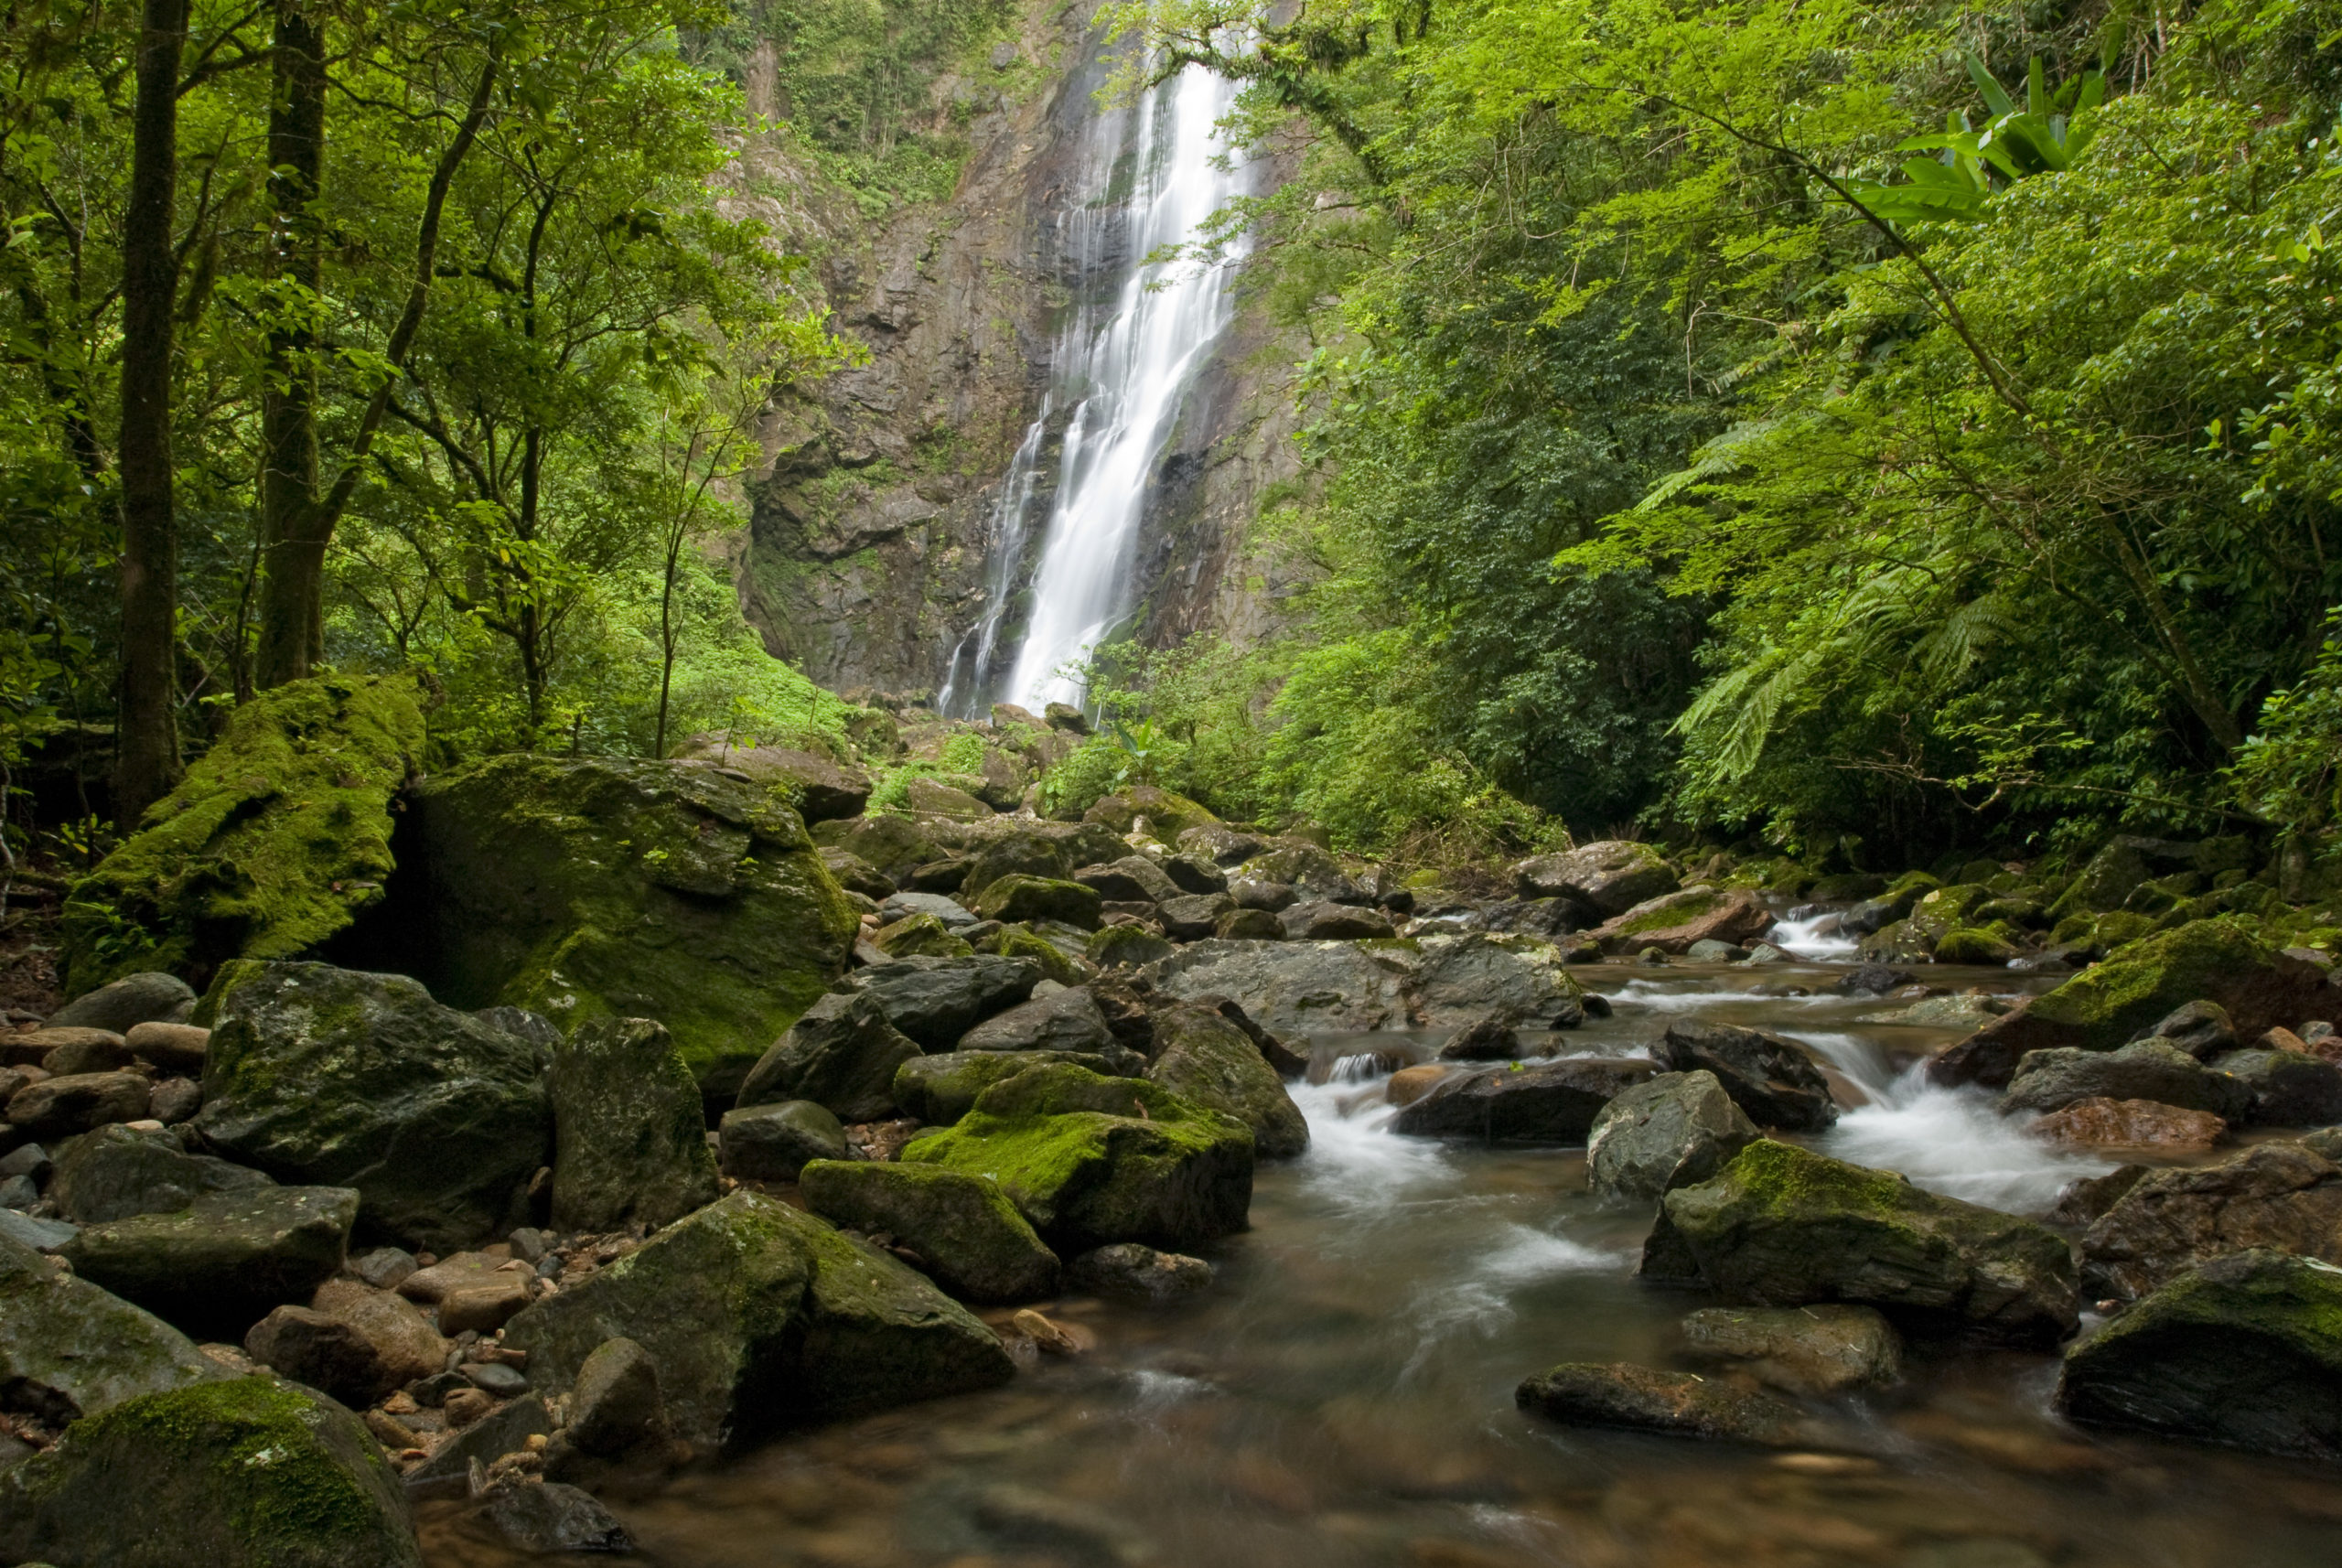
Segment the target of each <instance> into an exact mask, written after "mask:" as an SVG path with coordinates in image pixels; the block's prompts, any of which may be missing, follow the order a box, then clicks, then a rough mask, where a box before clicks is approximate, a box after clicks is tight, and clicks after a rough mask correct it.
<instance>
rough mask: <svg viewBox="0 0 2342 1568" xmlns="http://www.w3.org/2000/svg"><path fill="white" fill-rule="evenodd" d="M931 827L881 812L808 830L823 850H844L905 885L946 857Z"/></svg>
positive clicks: (820, 824)
mask: <svg viewBox="0 0 2342 1568" xmlns="http://www.w3.org/2000/svg"><path fill="white" fill-rule="evenodd" d="M930 825H931V824H929V823H926V822H913V821H912V820H911V819H910V818H908V817H906V816H901V815H899V814H897V813H896V812H893V811H881V812H879V813H877V814H876V815H875V816H864V817H854V818H850V819H844V820H833V821H831V822H815V823H813V824H812V825H811V827H809V828H808V829H807V830H806V831H807V832H808V834H809V836H811V839H812V840H813V842H814V843H817V844H820V845H821V846H822V848H823V849H825V850H826V849H835V850H841V851H843V852H844V853H845V854H851V855H853V856H854V858H855V859H856V860H859V861H861V862H862V863H863V864H865V865H868V866H871V867H873V868H874V869H876V871H877V873H878V874H879V875H881V876H884V877H886V878H887V879H888V880H889V881H892V882H901V881H902V880H903V879H904V878H905V877H906V876H908V875H909V874H910V873H911V871H912V870H914V869H915V868H917V867H919V866H921V865H928V864H929V863H930V862H933V861H938V860H940V859H942V858H943V856H944V846H943V845H942V844H940V843H937V842H936V840H935V839H934V838H933V837H932V836H931V835H930V832H929V828H930ZM954 886H957V884H954Z"/></svg>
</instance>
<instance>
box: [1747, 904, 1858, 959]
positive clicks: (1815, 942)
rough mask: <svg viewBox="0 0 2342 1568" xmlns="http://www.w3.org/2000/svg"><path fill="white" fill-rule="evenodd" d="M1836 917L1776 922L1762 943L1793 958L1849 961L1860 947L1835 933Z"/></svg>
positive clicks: (1841, 934) (1827, 916)
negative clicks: (1768, 943) (1846, 959)
mask: <svg viewBox="0 0 2342 1568" xmlns="http://www.w3.org/2000/svg"><path fill="white" fill-rule="evenodd" d="M1838 919H1839V915H1838V912H1837V911H1836V910H1834V909H1833V910H1832V911H1830V912H1829V913H1828V914H1825V915H1815V916H1813V917H1812V918H1810V919H1803V920H1776V921H1774V922H1773V929H1771V930H1769V931H1767V932H1766V933H1765V936H1764V940H1766V941H1768V942H1770V943H1772V944H1773V945H1774V946H1775V947H1777V948H1778V949H1780V950H1782V951H1783V952H1785V953H1788V954H1789V956H1790V957H1792V958H1813V959H1832V958H1852V957H1853V954H1854V950H1855V948H1857V947H1858V946H1859V945H1860V944H1859V943H1858V942H1856V941H1855V940H1854V939H1853V938H1852V937H1850V936H1847V935H1846V934H1845V933H1844V932H1843V931H1841V930H1840V929H1838Z"/></svg>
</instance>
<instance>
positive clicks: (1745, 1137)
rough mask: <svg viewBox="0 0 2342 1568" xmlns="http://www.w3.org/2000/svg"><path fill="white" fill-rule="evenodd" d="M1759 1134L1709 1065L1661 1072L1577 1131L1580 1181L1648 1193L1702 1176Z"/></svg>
mask: <svg viewBox="0 0 2342 1568" xmlns="http://www.w3.org/2000/svg"><path fill="white" fill-rule="evenodd" d="M1759 1136H1760V1134H1759V1133H1757V1131H1756V1123H1755V1122H1751V1121H1749V1119H1748V1118H1747V1116H1746V1115H1745V1114H1744V1113H1743V1112H1742V1111H1741V1109H1740V1107H1738V1106H1737V1105H1735V1104H1734V1103H1733V1102H1732V1097H1731V1096H1730V1095H1728V1094H1726V1093H1725V1092H1724V1085H1723V1084H1721V1083H1719V1082H1717V1081H1716V1077H1715V1075H1714V1073H1711V1072H1668V1073H1661V1074H1660V1075H1659V1076H1658V1077H1656V1078H1651V1079H1645V1080H1644V1081H1643V1082H1641V1083H1638V1084H1635V1085H1633V1086H1632V1087H1631V1088H1628V1090H1625V1091H1624V1092H1623V1093H1621V1094H1619V1095H1618V1096H1617V1098H1616V1099H1615V1100H1612V1101H1610V1102H1609V1103H1608V1104H1606V1105H1605V1106H1604V1107H1603V1108H1602V1110H1601V1112H1599V1113H1598V1114H1597V1115H1596V1116H1595V1119H1594V1125H1593V1126H1592V1127H1591V1128H1590V1129H1588V1131H1587V1133H1586V1137H1585V1172H1586V1185H1587V1186H1588V1187H1592V1188H1593V1189H1594V1191H1595V1193H1597V1194H1599V1195H1600V1196H1602V1197H1610V1198H1623V1199H1629V1200H1650V1199H1655V1198H1658V1197H1660V1196H1661V1195H1663V1194H1665V1193H1667V1192H1668V1191H1670V1190H1671V1189H1672V1188H1675V1187H1683V1186H1687V1185H1689V1184H1691V1183H1693V1182H1703V1181H1705V1180H1707V1179H1708V1178H1709V1177H1710V1176H1714V1175H1715V1173H1716V1172H1717V1171H1718V1170H1720V1169H1722V1168H1723V1166H1724V1165H1725V1163H1726V1162H1728V1161H1729V1160H1731V1158H1732V1157H1733V1156H1734V1155H1737V1154H1738V1153H1740V1151H1741V1150H1743V1149H1745V1148H1746V1147H1747V1146H1748V1145H1749V1144H1753V1143H1755V1142H1756V1139H1757V1138H1758V1137H1759Z"/></svg>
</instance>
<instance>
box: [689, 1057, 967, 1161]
mask: <svg viewBox="0 0 2342 1568" xmlns="http://www.w3.org/2000/svg"><path fill="white" fill-rule="evenodd" d="M938 1059H940V1058H934V1057H917V1058H911V1059H910V1060H908V1061H906V1062H905V1063H904V1064H903V1065H902V1067H901V1068H900V1069H897V1075H898V1077H899V1074H900V1073H902V1072H905V1071H908V1070H909V1069H911V1068H912V1067H915V1066H917V1065H918V1064H919V1062H922V1061H935V1060H938ZM716 1141H717V1144H718V1146H719V1149H720V1151H721V1152H720V1154H719V1155H718V1162H717V1163H718V1165H719V1167H720V1168H721V1169H722V1171H723V1173H724V1174H725V1176H733V1177H736V1178H737V1179H739V1180H742V1181H795V1180H796V1179H797V1173H798V1172H799V1171H800V1170H802V1169H804V1168H805V1162H806V1161H808V1160H842V1159H844V1158H845V1157H846V1153H847V1145H846V1137H845V1125H844V1123H843V1122H840V1121H839V1120H838V1119H837V1118H836V1117H835V1116H833V1115H832V1114H831V1113H830V1112H829V1110H828V1109H827V1108H826V1107H824V1106H821V1105H817V1104H815V1103H814V1102H813V1101H810V1100H777V1101H772V1102H771V1103H769V1104H766V1105H747V1106H742V1107H740V1108H739V1109H737V1110H734V1111H727V1112H725V1113H724V1120H723V1122H720V1123H719V1124H718V1125H717V1127H716Z"/></svg>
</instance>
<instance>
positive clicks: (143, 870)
mask: <svg viewBox="0 0 2342 1568" xmlns="http://www.w3.org/2000/svg"><path fill="white" fill-rule="evenodd" d="M423 739H424V732H423V713H422V710H421V708H420V707H419V706H418V705H417V704H416V702H415V693H414V682H412V681H411V680H409V679H407V678H405V677H403V676H383V677H381V678H379V679H371V680H370V679H366V678H363V677H349V676H321V677H319V678H317V679H315V680H310V681H295V682H293V683H291V684H290V685H285V686H280V687H278V688H277V689H276V690H274V691H273V692H266V693H262V694H261V695H260V696H258V697H256V698H254V699H253V700H252V701H251V702H249V703H245V704H244V705H243V706H242V707H241V708H239V709H237V710H236V714H235V717H234V718H233V719H232V720H231V722H230V724H229V726H228V733H227V734H226V735H225V736H222V737H221V738H220V741H219V743H218V744H217V745H215V746H213V747H212V748H211V749H210V750H209V752H206V753H205V754H204V755H203V757H201V758H199V760H198V761H197V762H196V764H195V766H194V767H193V768H189V769H188V775H187V778H186V779H184V780H183V781H182V782H181V783H180V785H179V787H178V788H177V789H174V790H172V791H171V793H170V794H169V795H168V796H167V797H165V798H164V799H163V800H159V801H157V802H156V804H155V805H154V806H152V807H150V808H148V810H147V812H146V815H145V817H144V818H143V819H142V820H141V822H140V824H139V828H138V831H137V832H134V833H133V834H132V835H131V836H130V837H129V838H128V839H127V840H125V841H124V843H123V844H122V846H121V847H120V848H118V849H116V850H115V851H114V852H113V854H110V855H108V856H106V858H105V859H104V860H103V861H102V862H100V863H99V865H98V867H97V869H96V870H95V871H93V872H91V874H90V875H88V876H86V877H83V878H82V879H81V881H80V882H78V883H76V884H75V885H74V886H73V887H72V889H71V891H70V893H69V894H68V895H67V897H66V903H65V918H64V939H65V957H64V976H63V981H64V988H65V991H66V993H67V994H69V995H78V994H79V993H82V992H85V991H91V990H93V989H95V988H96V987H98V986H100V985H102V984H104V983H106V982H108V981H110V980H114V979H117V978H119V977H121V976H123V975H125V974H131V973H134V972H138V971H140V970H168V971H170V972H173V973H177V974H181V975H188V976H192V977H194V978H195V979H196V980H197V981H198V982H199V983H200V982H201V981H203V980H205V979H207V978H208V977H209V974H210V972H211V971H212V970H213V969H214V968H216V967H217V966H218V965H219V964H220V963H222V962H224V961H227V960H229V959H231V958H239V957H245V958H290V957H293V956H295V955H296V954H299V953H305V952H308V951H311V950H315V949H316V948H317V946H318V945H319V944H320V943H322V942H324V941H325V940H328V938H330V937H332V936H334V935H335V934H336V933H337V932H339V931H341V930H342V929H345V928H346V927H348V926H349V924H350V923H351V921H352V920H353V919H355V918H357V916H358V914H359V912H360V910H362V909H364V908H367V907H368V906H370V905H371V904H373V903H375V902H376V901H378V900H379V899H381V897H382V895H383V889H384V886H385V885H386V884H387V882H388V880H389V877H390V875H391V871H392V865H393V863H392V855H391V814H390V802H391V796H392V793H393V792H394V791H396V790H397V789H399V788H400V787H401V786H402V785H403V784H404V783H405V782H406V779H407V777H408V775H409V774H410V773H411V772H412V771H413V768H414V757H415V756H416V754H417V753H419V752H420V751H421V750H422V748H423Z"/></svg>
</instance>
